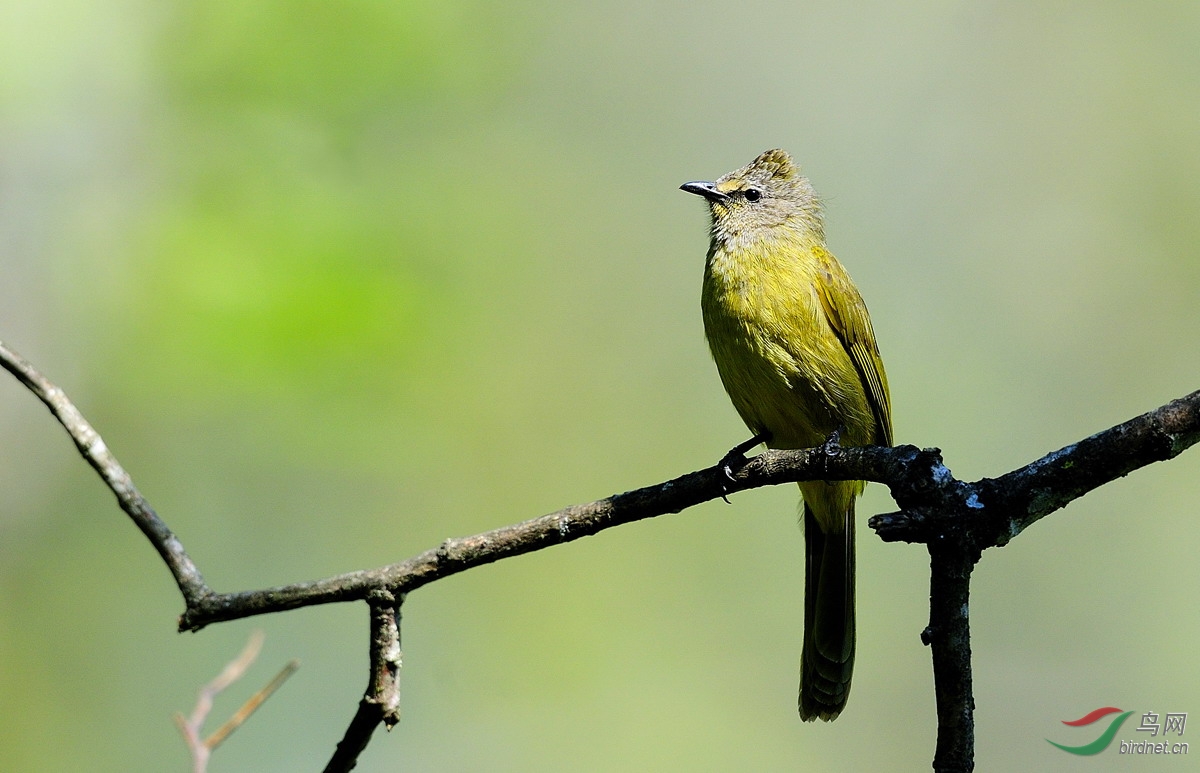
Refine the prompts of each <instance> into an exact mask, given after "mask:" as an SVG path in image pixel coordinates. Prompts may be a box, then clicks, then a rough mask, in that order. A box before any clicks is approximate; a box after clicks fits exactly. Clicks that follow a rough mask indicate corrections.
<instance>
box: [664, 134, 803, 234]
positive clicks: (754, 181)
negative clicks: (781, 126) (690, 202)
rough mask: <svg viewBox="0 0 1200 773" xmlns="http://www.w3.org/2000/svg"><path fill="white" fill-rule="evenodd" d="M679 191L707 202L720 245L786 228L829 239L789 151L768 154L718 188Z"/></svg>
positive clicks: (687, 186)
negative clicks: (824, 232) (812, 233)
mask: <svg viewBox="0 0 1200 773" xmlns="http://www.w3.org/2000/svg"><path fill="white" fill-rule="evenodd" d="M679 187H680V189H681V190H684V191H687V192H688V193H694V194H696V195H698V196H703V197H704V198H705V200H706V201H707V202H708V207H709V211H710V212H711V213H712V221H713V238H715V239H721V240H725V239H730V238H738V239H746V238H755V237H756V236H766V235H767V233H766V232H767V231H769V229H773V228H778V227H781V226H782V227H792V228H797V229H807V230H810V231H813V232H815V235H816V236H817V237H818V238H819V239H824V236H823V234H822V231H823V224H822V220H821V205H820V202H818V201H817V196H816V193H814V192H813V188H812V185H811V184H810V183H809V182H808V179H807V178H805V177H803V176H802V175H801V174H800V169H799V168H798V167H797V166H796V165H795V164H794V163H793V162H792V157H791V156H789V155H788V154H787V152H786V151H783V150H778V149H775V150H768V151H766V152H765V153H763V154H762V155H760V156H759V157H758V158H756V159H754V160H753V161H751V162H750V163H749V164H747V165H746V166H744V167H742V168H741V169H736V170H734V171H732V172H730V173H729V174H727V175H724V176H722V177H719V178H717V179H716V180H715V181H713V182H707V181H702V180H697V181H694V182H688V183H684V184H683V185H681V186H679Z"/></svg>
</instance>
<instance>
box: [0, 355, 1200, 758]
mask: <svg viewBox="0 0 1200 773" xmlns="http://www.w3.org/2000/svg"><path fill="white" fill-rule="evenodd" d="M0 365H3V367H4V368H5V369H7V370H9V371H10V372H11V373H13V374H14V375H15V376H16V377H17V378H18V379H19V380H20V381H21V383H23V384H25V386H26V387H28V388H29V389H30V390H31V391H33V392H34V394H36V395H37V396H38V397H39V398H40V399H41V400H42V402H44V403H45V404H46V405H47V407H49V408H50V410H51V412H52V413H53V414H54V415H55V417H56V418H57V419H58V420H59V422H60V423H61V424H62V425H63V427H64V428H66V430H67V432H68V433H69V434H70V435H71V437H72V439H73V440H74V441H75V445H76V446H77V447H78V448H79V451H80V453H81V454H82V455H83V456H84V458H85V459H87V460H88V462H89V463H90V464H91V465H92V466H93V467H94V468H95V469H96V471H97V472H98V473H99V474H100V477H101V478H102V479H103V480H104V482H105V484H106V485H108V487H109V488H110V489H111V490H112V491H113V493H114V494H115V495H116V497H117V501H118V503H120V505H121V508H122V509H123V510H124V511H125V512H126V513H127V514H129V516H130V517H131V518H132V519H133V521H134V522H135V523H136V524H137V526H138V528H140V529H141V530H142V533H144V534H145V535H146V537H147V538H148V539H149V540H150V542H151V543H152V544H153V545H154V546H155V549H157V550H158V552H159V555H161V556H162V558H163V560H164V561H165V562H166V564H167V566H168V567H169V568H170V570H171V573H172V574H173V575H174V577H175V581H176V584H177V585H178V586H179V589H180V592H181V593H182V595H183V598H184V603H185V609H184V612H183V614H182V615H181V616H180V618H179V628H180V630H192V631H196V630H199V629H201V628H203V627H204V626H206V625H209V624H211V623H217V622H223V621H228V620H236V619H239V618H244V617H251V616H253V615H260V614H265V613H269V612H282V611H285V610H289V609H295V608H297V607H302V606H310V605H313V604H327V603H332V602H340V601H353V600H366V601H367V602H368V603H369V604H370V606H371V610H372V615H371V621H372V622H371V625H372V627H371V630H372V636H371V640H372V657H371V669H372V682H371V687H369V689H368V693H367V695H366V696H365V697H364V698H363V701H362V702H361V703H360V704H359V710H358V712H357V714H356V715H355V718H354V721H353V722H352V723H351V726H350V728H349V729H348V730H347V732H346V736H345V738H343V741H342V743H340V744H339V745H338V750H337V752H336V753H335V755H334V757H333V759H332V760H331V761H330V763H329V765H330V767H328V768H327V770H349V769H351V768H352V767H353V766H354V762H355V760H356V759H357V757H358V754H359V752H361V750H362V748H363V747H364V746H365V745H366V743H367V742H368V741H369V739H370V736H371V732H372V731H373V729H374V726H375V725H376V724H378V723H379V722H381V721H382V722H384V723H385V724H387V725H388V726H389V727H390V726H391V725H392V724H394V723H395V722H396V721H397V720H398V717H399V713H398V706H399V703H398V701H399V697H398V696H399V693H398V681H397V673H398V669H399V652H400V650H399V604H400V603H401V601H402V600H403V598H404V595H405V594H406V593H409V592H411V591H413V590H415V589H417V588H420V587H421V586H423V585H426V584H428V583H431V582H434V581H435V580H439V579H441V578H443V577H448V576H450V575H452V574H457V573H458V572H462V571H466V570H467V569H471V568H473V567H476V566H482V565H484V564H488V563H491V562H493V561H499V560H501V559H504V558H510V557H513V556H518V555H522V554H524V553H529V552H531V551H534V550H540V549H542V548H545V547H549V546H551V545H557V544H561V543H564V542H570V541H572V540H576V539H580V538H582V537H586V536H590V535H593V534H597V533H599V532H601V531H603V530H605V529H609V528H612V527H614V526H619V525H621V524H625V523H631V522H633V521H637V520H641V519H644V518H653V517H655V516H659V515H663V514H666V513H676V512H679V511H681V510H683V509H685V508H688V507H691V506H693V505H696V504H699V503H701V502H705V501H708V500H712V499H716V498H718V497H721V496H722V495H724V494H727V493H733V492H736V491H742V490H746V489H751V488H758V487H761V486H770V485H776V484H779V483H788V482H797V481H806V480H869V481H875V482H879V483H884V484H886V485H887V486H888V487H889V488H890V489H891V492H892V496H893V498H894V499H895V500H896V502H897V504H899V505H900V508H901V510H900V511H899V512H896V513H889V514H885V515H877V516H875V517H873V518H871V519H869V521H868V524H869V525H870V526H871V528H873V529H874V530H875V531H876V533H877V534H878V535H879V536H880V537H881V538H882V539H884V540H885V541H897V540H903V541H908V542H922V543H925V544H927V545H928V546H929V553H930V570H931V571H930V574H931V577H930V618H929V626H928V627H927V628H926V630H925V633H924V634H923V637H922V638H923V639H924V640H925V642H926V643H927V644H929V645H930V647H931V650H932V655H933V666H934V684H935V691H936V695H937V712H938V741H937V753H936V757H935V761H934V765H935V768H936V769H937V770H938V771H969V770H971V769H972V768H973V765H974V763H973V759H974V721H973V711H974V699H973V696H972V687H971V661H970V658H971V652H970V627H969V613H968V601H969V593H970V577H971V571H972V569H973V568H974V565H975V564H976V563H977V562H978V560H979V558H980V556H981V555H982V553H983V551H985V550H986V549H987V548H989V547H996V546H1001V545H1004V544H1007V543H1008V542H1009V541H1010V540H1011V539H1012V538H1013V537H1015V536H1016V535H1017V534H1019V533H1021V531H1023V530H1024V529H1025V528H1026V527H1028V526H1029V525H1030V524H1032V523H1034V522H1036V521H1037V520H1039V519H1041V518H1043V517H1045V516H1046V515H1047V514H1049V513H1051V512H1053V511H1055V510H1057V509H1059V508H1061V507H1063V506H1064V505H1066V504H1067V503H1069V502H1071V501H1073V500H1074V499H1077V498H1079V497H1080V496H1083V495H1084V494H1086V493H1087V492H1088V491H1091V490H1092V489H1094V488H1096V487H1098V486H1101V485H1103V484H1104V483H1107V482H1109V481H1112V480H1115V479H1116V478H1119V477H1122V476H1124V475H1127V474H1128V473H1130V472H1132V471H1133V470H1135V469H1138V468H1140V467H1143V466H1145V465H1147V464H1151V463H1153V462H1157V461H1163V460H1166V459H1171V458H1173V457H1175V456H1177V455H1178V454H1180V453H1182V452H1183V451H1184V450H1185V449H1187V448H1190V447H1191V446H1192V445H1194V444H1196V443H1197V442H1198V441H1200V391H1197V392H1193V393H1191V394H1189V395H1187V396H1185V397H1182V398H1180V399H1178V400H1174V401H1172V402H1171V403H1168V404H1167V405H1164V406H1162V407H1161V408H1158V409H1156V410H1154V411H1150V412H1149V413H1146V414H1143V415H1142V416H1138V417H1136V418H1134V419H1131V420H1129V421H1127V422H1125V423H1123V424H1119V425H1117V426H1115V427H1113V428H1111V429H1108V430H1105V431H1103V432H1100V433H1097V434H1095V435H1092V436H1091V437H1089V438H1086V439H1084V440H1082V441H1080V442H1078V443H1075V444H1073V445H1070V446H1067V447H1066V448H1062V449H1060V450H1058V451H1055V452H1053V453H1051V454H1048V455H1046V456H1044V457H1043V458H1041V459H1038V460H1037V461H1034V462H1032V463H1030V464H1028V465H1026V466H1024V467H1022V468H1020V469H1017V470H1013V471H1012V472H1009V473H1007V474H1006V475H1003V476H1001V477H999V478H996V479H988V478H984V479H982V480H979V481H975V482H973V483H964V482H962V481H959V480H957V479H955V478H954V476H953V475H952V474H951V472H950V470H949V469H948V468H947V467H946V465H945V464H944V463H943V461H942V458H941V453H940V451H938V449H936V448H934V449H925V450H922V449H918V448H916V447H914V446H898V447H896V448H880V447H864V448H840V447H838V446H836V445H826V446H821V447H819V448H813V449H804V450H796V451H766V452H764V453H762V454H759V455H758V456H756V457H754V458H752V459H750V460H749V461H748V462H747V463H746V464H745V465H744V466H742V467H741V469H738V470H736V471H734V473H733V476H732V478H733V479H732V481H730V480H729V479H728V478H727V476H726V474H725V472H724V471H723V469H722V468H721V465H717V466H714V467H710V468H707V469H704V470H700V471H697V472H693V473H689V474H687V475H683V476H680V477H678V478H675V479H674V480H670V481H667V482H665V483H660V484H657V485H654V486H647V487H645V488H641V489H636V490H634V491H628V492H626V493H623V494H616V495H614V496H611V497H607V498H605V499H601V500H598V501H596V502H591V503H589V504H582V505H574V506H571V507H567V508H564V509H562V510H559V511H556V512H554V513H550V514H548V515H544V516H541V517H539V518H534V519H532V520H528V521H524V522H522V523H518V524H515V525H512V526H506V527H503V528H500V529H495V530H492V531H488V532H484V533H482V534H477V535H475V536H472V537H462V538H458V539H449V540H446V541H445V542H443V543H442V544H441V545H440V546H438V547H436V548H432V549H430V550H427V551H425V552H424V553H421V554H419V555H417V556H414V557H412V558H409V559H407V560H406V561H402V562H400V563H397V564H391V565H389V566H384V567H380V568H377V569H370V570H363V571H358V572H350V573H347V574H342V575H338V576H335V577H330V578H326V579H323V580H314V581H311V582H302V583H296V584H292V585H284V586H279V587H275V588H268V589H265V590H256V591H241V592H236V593H220V594H219V593H215V592H213V591H212V590H211V589H209V587H208V586H207V585H206V584H205V583H204V580H203V578H202V577H201V575H200V572H199V570H198V569H197V568H196V566H195V564H194V563H193V562H192V561H191V559H190V558H189V557H188V556H187V553H186V552H185V551H184V549H183V546H182V544H181V543H180V542H179V540H178V539H177V538H176V537H175V535H174V534H172V533H171V531H170V529H168V528H167V526H166V524H164V523H163V522H162V520H161V519H159V517H158V516H157V514H155V512H154V510H153V509H152V508H151V507H150V505H149V504H148V503H147V502H146V501H145V499H144V498H143V497H142V496H141V494H140V493H139V492H138V491H137V489H136V488H135V487H134V485H133V482H132V480H131V479H130V477H129V475H128V473H126V472H125V470H124V469H123V468H122V467H121V466H120V465H119V464H118V463H117V460H116V458H115V457H113V455H112V453H111V452H110V451H109V450H108V448H107V446H106V445H105V444H104V441H103V440H102V439H101V438H100V436H99V435H98V434H97V433H96V431H95V430H94V429H93V428H92V427H91V425H89V424H88V423H87V421H86V420H84V418H83V416H82V415H81V414H80V413H79V411H78V410H77V409H76V408H75V406H74V405H72V404H71V402H70V401H69V400H68V399H67V397H66V395H65V394H63V392H62V390H60V389H59V388H58V387H56V386H54V385H53V384H52V383H50V382H49V381H48V380H47V379H46V378H45V377H43V376H42V375H41V374H40V373H38V372H37V371H36V370H35V369H34V368H33V366H31V365H30V364H29V363H28V362H26V361H25V360H24V359H22V358H21V357H20V356H19V355H17V354H16V353H15V352H13V351H12V350H10V349H8V348H7V347H5V346H4V345H3V344H2V343H0ZM389 621H390V622H389ZM393 644H394V647H393ZM393 652H394V655H395V658H394V659H392V653H393ZM337 765H341V767H337Z"/></svg>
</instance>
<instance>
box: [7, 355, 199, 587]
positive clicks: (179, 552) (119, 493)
mask: <svg viewBox="0 0 1200 773" xmlns="http://www.w3.org/2000/svg"><path fill="white" fill-rule="evenodd" d="M0 366H2V367H3V368H4V369H5V370H7V371H8V372H9V373H12V374H13V375H14V376H16V377H17V380H18V381H20V382H21V383H22V384H24V385H25V386H26V387H27V388H28V389H29V391H31V392H33V393H34V394H35V395H37V397H38V399H40V400H41V401H42V402H43V403H45V404H46V407H47V408H49V409H50V412H51V413H52V414H54V418H56V419H58V421H59V423H60V424H62V425H63V427H64V428H65V429H66V430H67V434H69V435H70V436H71V439H72V440H74V441H75V446H76V447H77V448H78V449H79V453H80V454H81V455H82V456H83V458H84V459H86V460H87V462H88V464H90V465H92V467H93V468H94V469H95V470H96V472H98V473H100V477H101V478H102V479H103V480H104V483H105V485H107V486H108V488H109V489H110V490H111V491H112V492H113V494H115V495H116V497H117V503H118V504H120V506H121V509H122V510H124V511H125V512H126V514H128V515H129V517H130V518H131V519H132V520H133V522H134V523H135V524H136V525H137V527H138V528H139V529H141V530H142V533H143V534H145V535H146V538H147V539H149V540H150V543H151V544H152V545H154V548H155V550H157V551H158V554H159V555H160V556H161V557H162V560H163V562H165V563H166V565H167V568H168V569H170V570H171V574H172V575H174V577H175V584H176V585H178V586H179V592H180V593H182V594H183V600H184V603H186V604H187V605H189V606H191V605H192V604H194V603H196V602H198V601H199V600H201V599H203V598H204V597H205V596H207V595H209V594H210V593H211V591H210V590H209V589H208V586H207V585H206V584H205V583H204V578H203V577H202V576H201V575H200V570H199V569H197V568H196V565H195V564H194V563H193V562H192V559H191V558H190V557H188V554H187V553H186V552H184V550H183V545H182V544H180V542H179V540H178V539H177V538H176V537H175V535H174V534H173V533H172V532H171V530H170V529H168V528H167V525H166V524H165V523H163V521H162V519H160V518H159V517H158V514H157V513H155V512H154V508H152V507H151V506H150V503H149V502H147V501H146V498H145V497H143V496H142V494H141V492H140V491H138V490H137V487H136V486H134V485H133V479H132V478H130V477H129V473H127V472H125V468H123V467H122V466H121V465H120V463H119V462H117V458H116V457H115V456H113V454H112V452H111V451H109V450H108V446H107V445H106V444H105V443H104V440H103V439H102V438H101V437H100V434H99V433H98V432H96V430H94V429H93V428H92V425H91V424H89V423H88V422H87V420H86V419H84V418H83V414H81V413H80V412H79V409H78V408H76V407H75V405H74V404H73V403H72V402H71V401H70V400H69V399H67V395H66V394H65V393H64V392H63V391H62V390H61V389H59V388H58V387H57V386H55V385H54V384H53V383H51V382H50V380H49V379H47V378H46V377H45V376H43V375H42V374H41V373H39V372H38V371H37V370H36V369H35V368H34V367H33V365H31V364H30V363H29V362H28V361H27V360H25V358H23V357H22V356H21V355H19V354H17V353H16V352H14V351H13V350H12V349H9V348H8V347H7V346H5V345H4V342H3V341H0Z"/></svg>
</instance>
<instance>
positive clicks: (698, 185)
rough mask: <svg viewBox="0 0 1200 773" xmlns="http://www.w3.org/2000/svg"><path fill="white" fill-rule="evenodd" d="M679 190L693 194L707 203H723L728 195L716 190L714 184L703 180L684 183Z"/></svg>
mask: <svg viewBox="0 0 1200 773" xmlns="http://www.w3.org/2000/svg"><path fill="white" fill-rule="evenodd" d="M679 190H681V191H687V192H688V193H694V194H696V195H697V196H703V197H704V198H706V199H708V200H709V201H725V200H726V199H728V198H729V195H728V194H725V193H722V192H721V191H719V190H717V186H716V184H715V183H710V182H707V181H705V180H696V181H695V182H690V183H684V184H683V185H680V186H679Z"/></svg>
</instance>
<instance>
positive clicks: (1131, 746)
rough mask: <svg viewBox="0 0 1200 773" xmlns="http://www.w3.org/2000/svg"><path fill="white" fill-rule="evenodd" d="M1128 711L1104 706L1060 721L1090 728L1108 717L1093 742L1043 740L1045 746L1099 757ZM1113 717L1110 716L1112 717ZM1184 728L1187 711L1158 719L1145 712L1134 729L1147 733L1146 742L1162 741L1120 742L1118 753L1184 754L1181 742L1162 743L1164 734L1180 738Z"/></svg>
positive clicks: (1123, 721)
mask: <svg viewBox="0 0 1200 773" xmlns="http://www.w3.org/2000/svg"><path fill="white" fill-rule="evenodd" d="M1133 713H1134V712H1132V711H1123V710H1121V709H1118V708H1117V707H1115V706H1104V707H1103V708H1099V709H1096V710H1095V711H1089V712H1088V713H1087V714H1085V715H1084V716H1082V717H1080V718H1079V719H1075V720H1065V719H1064V720H1063V724H1064V725H1067V726H1068V727H1086V726H1087V725H1093V724H1096V723H1097V722H1100V720H1102V719H1105V718H1106V717H1112V718H1111V719H1109V720H1108V722H1107V724H1105V725H1102V727H1103V730H1101V731H1100V735H1098V736H1097V737H1096V740H1094V741H1092V742H1091V743H1085V744H1083V745H1082V746H1067V745H1066V744H1061V743H1058V742H1056V741H1051V740H1050V739H1049V738H1047V739H1046V741H1047V743H1049V744H1051V745H1052V746H1057V747H1058V748H1059V749H1062V750H1063V751H1065V752H1067V753H1068V754H1077V755H1080V756H1091V755H1093V754H1099V753H1100V752H1102V751H1104V750H1105V749H1107V748H1108V747H1109V746H1110V745H1111V744H1112V742H1113V738H1114V737H1116V735H1117V731H1119V730H1120V729H1121V725H1123V724H1125V720H1127V719H1129V717H1130V715H1131V714H1133ZM1114 714H1115V715H1116V716H1113V715H1114ZM1186 726H1187V712H1169V713H1167V714H1165V715H1164V716H1163V717H1162V720H1161V721H1160V720H1159V715H1158V714H1156V713H1154V712H1152V711H1147V712H1145V713H1144V714H1142V721H1141V724H1140V725H1138V726H1137V727H1136V728H1134V729H1135V730H1136V731H1137V732H1139V733H1149V737H1150V739H1156V738H1158V736H1159V734H1160V733H1161V734H1162V740H1149V739H1143V740H1137V741H1121V744H1120V747H1119V751H1118V753H1119V754H1187V752H1188V745H1187V744H1186V743H1183V742H1173V741H1168V740H1166V736H1167V734H1168V733H1175V734H1176V735H1177V736H1182V735H1183V731H1184V728H1185V727H1186Z"/></svg>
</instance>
